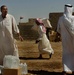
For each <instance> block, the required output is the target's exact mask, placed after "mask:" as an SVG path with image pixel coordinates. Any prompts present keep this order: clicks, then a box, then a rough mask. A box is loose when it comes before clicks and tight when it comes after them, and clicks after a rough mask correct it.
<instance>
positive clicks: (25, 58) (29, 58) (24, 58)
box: [19, 57, 50, 60]
mask: <svg viewBox="0 0 74 75" xmlns="http://www.w3.org/2000/svg"><path fill="white" fill-rule="evenodd" d="M19 59H22V60H37V59H38V60H41V59H42V60H46V59H47V60H49V59H50V58H39V57H38V58H32V57H19Z"/></svg>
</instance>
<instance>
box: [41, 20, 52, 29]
mask: <svg viewBox="0 0 74 75" xmlns="http://www.w3.org/2000/svg"><path fill="white" fill-rule="evenodd" d="M42 22H43V24H44V26H45V27H48V28H52V26H51V24H50V21H49V20H48V19H42Z"/></svg>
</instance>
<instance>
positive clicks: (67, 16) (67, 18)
mask: <svg viewBox="0 0 74 75" xmlns="http://www.w3.org/2000/svg"><path fill="white" fill-rule="evenodd" d="M72 12H73V6H72V5H71V4H66V5H65V8H64V18H63V22H64V25H65V26H66V28H67V30H68V31H69V32H71V33H72V34H73V35H74V16H73V15H72Z"/></svg>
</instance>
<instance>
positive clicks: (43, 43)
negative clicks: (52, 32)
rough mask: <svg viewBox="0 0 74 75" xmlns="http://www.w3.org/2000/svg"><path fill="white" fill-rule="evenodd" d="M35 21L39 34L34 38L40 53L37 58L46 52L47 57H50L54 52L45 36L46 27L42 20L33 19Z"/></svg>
mask: <svg viewBox="0 0 74 75" xmlns="http://www.w3.org/2000/svg"><path fill="white" fill-rule="evenodd" d="M35 23H36V25H37V31H38V34H39V37H38V39H37V40H36V43H38V49H39V54H40V55H39V58H42V54H46V53H47V54H49V58H51V56H52V54H54V50H53V49H52V47H51V44H50V41H49V40H48V38H47V36H46V28H45V26H44V24H43V22H42V20H41V19H39V18H37V19H36V20H35Z"/></svg>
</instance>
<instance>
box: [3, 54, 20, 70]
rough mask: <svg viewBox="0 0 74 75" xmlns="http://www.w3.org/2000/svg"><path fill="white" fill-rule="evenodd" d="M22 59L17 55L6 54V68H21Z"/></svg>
mask: <svg viewBox="0 0 74 75" xmlns="http://www.w3.org/2000/svg"><path fill="white" fill-rule="evenodd" d="M19 64H20V60H19V58H18V57H16V56H12V55H5V57H4V59H3V66H4V68H10V69H16V68H19Z"/></svg>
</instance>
